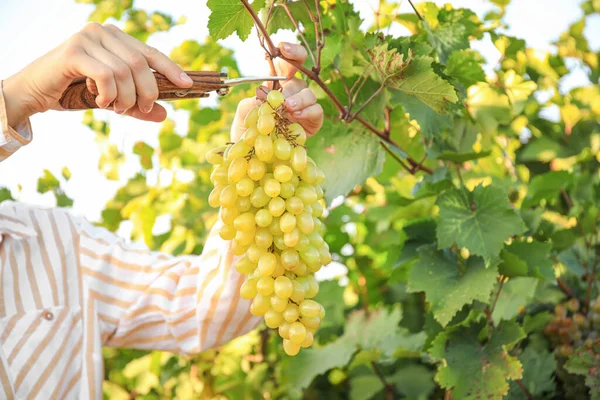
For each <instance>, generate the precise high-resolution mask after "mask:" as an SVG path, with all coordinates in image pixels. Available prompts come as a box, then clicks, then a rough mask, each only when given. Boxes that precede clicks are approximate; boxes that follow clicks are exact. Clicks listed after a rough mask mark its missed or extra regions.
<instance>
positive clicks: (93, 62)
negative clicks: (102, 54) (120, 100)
mask: <svg viewBox="0 0 600 400" xmlns="http://www.w3.org/2000/svg"><path fill="white" fill-rule="evenodd" d="M68 63H69V64H70V65H68V67H69V69H72V70H73V75H81V76H88V77H90V78H92V79H93V80H94V81H95V82H96V86H97V87H98V96H96V104H98V106H100V107H102V108H105V107H107V106H108V105H109V104H110V103H111V102H112V101H113V100H114V99H115V98H116V97H117V85H116V82H115V79H114V75H113V72H112V69H111V68H110V67H108V66H107V65H106V64H104V63H102V62H100V61H98V60H97V59H95V58H94V57H92V56H90V55H88V54H86V53H83V52H81V53H77V54H73V55H72V56H70V57H69V58H68Z"/></svg>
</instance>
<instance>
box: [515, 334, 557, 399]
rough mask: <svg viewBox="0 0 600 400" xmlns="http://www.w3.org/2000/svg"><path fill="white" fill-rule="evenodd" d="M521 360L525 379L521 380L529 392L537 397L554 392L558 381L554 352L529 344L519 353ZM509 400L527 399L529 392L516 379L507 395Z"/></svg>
mask: <svg viewBox="0 0 600 400" xmlns="http://www.w3.org/2000/svg"><path fill="white" fill-rule="evenodd" d="M519 361H521V363H522V364H523V379H521V382H522V383H523V385H525V387H526V388H527V390H528V391H529V393H531V395H532V396H534V397H535V398H538V396H540V397H541V396H542V395H543V394H544V393H553V392H554V391H555V387H556V383H555V382H554V378H553V375H554V370H555V369H556V359H555V358H554V354H552V353H551V352H549V351H548V350H546V349H545V348H542V349H537V348H536V347H535V346H532V345H529V346H527V348H526V349H525V351H523V353H521V354H520V355H519ZM506 398H507V399H509V400H526V399H527V394H525V392H523V389H522V388H520V387H519V385H517V384H516V383H515V382H514V381H513V382H511V383H510V391H509V392H508V396H507V397H506Z"/></svg>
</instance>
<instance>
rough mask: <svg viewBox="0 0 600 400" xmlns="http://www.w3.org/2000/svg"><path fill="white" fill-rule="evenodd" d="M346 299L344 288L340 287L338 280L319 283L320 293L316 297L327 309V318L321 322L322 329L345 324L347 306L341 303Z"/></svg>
mask: <svg viewBox="0 0 600 400" xmlns="http://www.w3.org/2000/svg"><path fill="white" fill-rule="evenodd" d="M343 297H344V287H343V286H340V284H339V282H338V281H337V280H328V281H321V282H319V293H318V294H317V296H316V297H315V299H314V300H315V301H318V302H319V304H321V305H322V306H323V307H324V308H325V312H326V315H327V318H325V319H324V320H323V321H322V322H321V327H322V328H323V327H327V326H329V325H336V326H337V325H342V324H343V323H344V321H345V320H346V319H345V316H344V308H345V304H344V302H343V301H340V299H342V298H343Z"/></svg>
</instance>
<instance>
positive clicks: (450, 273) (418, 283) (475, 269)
mask: <svg viewBox="0 0 600 400" xmlns="http://www.w3.org/2000/svg"><path fill="white" fill-rule="evenodd" d="M418 251H419V259H418V261H417V262H416V263H415V265H414V266H413V268H412V270H411V271H410V275H409V278H408V288H407V291H408V292H409V293H416V292H425V296H426V298H427V301H428V302H429V303H431V311H432V312H433V315H434V317H435V319H436V320H437V321H438V322H439V323H440V324H441V325H442V326H446V325H448V323H449V322H450V320H452V318H453V317H454V315H456V313H457V312H458V311H460V310H461V309H462V308H463V307H464V306H465V305H467V304H471V303H472V302H473V301H475V300H478V301H481V302H483V303H487V302H488V300H489V298H490V294H491V293H492V290H493V288H494V285H495V283H496V275H497V270H496V267H495V266H490V267H489V268H486V266H485V263H484V262H483V260H482V259H481V258H479V257H471V258H469V260H468V261H467V262H466V265H465V266H464V271H462V270H461V266H459V264H458V261H457V259H456V256H455V255H454V254H453V253H452V252H450V251H448V250H446V251H436V250H435V245H427V246H422V247H420V248H419V250H418Z"/></svg>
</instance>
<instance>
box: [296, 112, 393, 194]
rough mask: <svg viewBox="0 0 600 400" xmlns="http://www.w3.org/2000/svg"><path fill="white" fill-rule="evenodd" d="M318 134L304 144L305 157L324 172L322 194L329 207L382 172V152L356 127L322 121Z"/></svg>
mask: <svg viewBox="0 0 600 400" xmlns="http://www.w3.org/2000/svg"><path fill="white" fill-rule="evenodd" d="M321 131H322V134H320V135H316V136H314V137H313V138H311V139H310V140H309V141H308V142H307V146H308V148H309V154H310V156H311V158H312V159H313V160H315V162H316V163H317V165H318V166H319V168H321V169H322V170H323V172H325V182H324V183H323V190H324V192H325V200H326V202H327V203H328V204H329V203H331V201H332V200H333V199H334V198H336V197H337V196H340V195H345V194H347V193H348V192H349V191H350V190H352V189H353V188H354V187H355V186H356V185H361V184H363V183H364V181H365V180H366V179H367V178H368V177H370V176H373V175H377V174H379V173H380V172H381V170H382V168H383V162H384V161H385V151H384V150H383V149H382V148H381V145H380V144H379V139H378V138H377V137H376V136H375V135H373V134H371V133H369V132H367V131H365V130H363V129H359V128H357V127H356V126H354V125H352V126H348V125H345V124H341V123H340V122H339V121H332V120H329V119H327V120H325V123H324V124H323V128H322V129H321Z"/></svg>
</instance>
